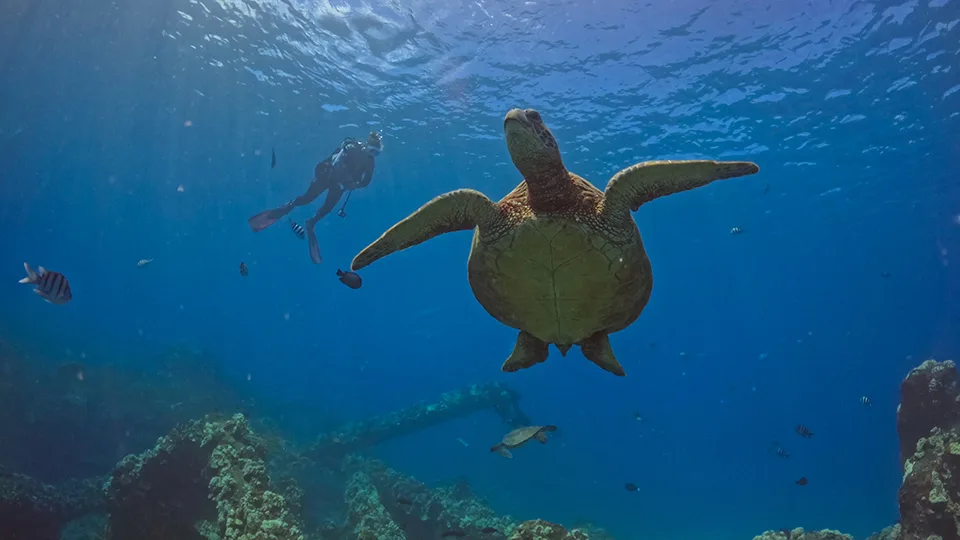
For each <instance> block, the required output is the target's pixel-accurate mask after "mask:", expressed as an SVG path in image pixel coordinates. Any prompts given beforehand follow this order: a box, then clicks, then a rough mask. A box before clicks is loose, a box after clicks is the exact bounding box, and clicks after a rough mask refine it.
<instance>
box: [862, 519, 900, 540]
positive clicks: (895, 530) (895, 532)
mask: <svg viewBox="0 0 960 540" xmlns="http://www.w3.org/2000/svg"><path fill="white" fill-rule="evenodd" d="M900 534H901V533H900V524H899V523H897V524H896V525H892V526H890V527H887V528H886V529H883V530H882V531H880V532H878V533H876V534H872V535H870V536H868V537H867V540H899V538H900Z"/></svg>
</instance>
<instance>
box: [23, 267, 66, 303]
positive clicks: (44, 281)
mask: <svg viewBox="0 0 960 540" xmlns="http://www.w3.org/2000/svg"><path fill="white" fill-rule="evenodd" d="M23 268H24V269H25V270H26V271H27V277H25V278H23V279H21V280H20V283H27V284H30V285H34V289H33V292H35V293H37V296H39V297H40V298H43V299H44V300H46V301H47V302H50V303H51V304H66V303H67V302H69V301H70V300H71V299H72V298H73V293H71V292H70V282H69V281H67V278H66V277H65V276H64V275H63V274H61V273H60V272H51V271H49V270H47V269H46V268H44V267H42V266H41V267H40V269H39V272H34V271H33V268H30V265H29V264H27V263H23Z"/></svg>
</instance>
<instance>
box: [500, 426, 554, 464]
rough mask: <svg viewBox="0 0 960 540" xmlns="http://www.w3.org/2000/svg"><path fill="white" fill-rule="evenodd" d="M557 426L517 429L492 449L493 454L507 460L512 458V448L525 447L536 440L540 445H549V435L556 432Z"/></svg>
mask: <svg viewBox="0 0 960 540" xmlns="http://www.w3.org/2000/svg"><path fill="white" fill-rule="evenodd" d="M556 430H557V426H527V427H522V428H517V429H515V430H513V431H511V432H510V433H507V434H506V435H504V436H503V440H501V441H500V442H499V443H498V444H495V445H493V446H491V447H490V451H491V452H496V453H498V454H500V455H501V456H503V457H505V458H512V457H513V454H511V453H510V450H509V449H510V448H516V447H518V446H521V445H523V444H524V443H526V442H527V441H529V440H530V439H536V440H537V441H539V442H540V444H547V433H550V432H551V431H556Z"/></svg>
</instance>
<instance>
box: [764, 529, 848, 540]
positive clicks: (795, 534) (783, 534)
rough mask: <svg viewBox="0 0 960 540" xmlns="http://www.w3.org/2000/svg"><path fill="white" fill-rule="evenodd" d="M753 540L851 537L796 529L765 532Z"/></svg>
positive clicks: (832, 539)
mask: <svg viewBox="0 0 960 540" xmlns="http://www.w3.org/2000/svg"><path fill="white" fill-rule="evenodd" d="M753 540H853V537H852V536H850V535H849V534H843V533H841V532H840V531H834V530H831V529H824V530H822V531H805V530H803V529H802V528H799V527H798V528H796V529H793V530H790V529H781V530H779V531H767V532H765V533H763V534H761V535H760V536H754V537H753Z"/></svg>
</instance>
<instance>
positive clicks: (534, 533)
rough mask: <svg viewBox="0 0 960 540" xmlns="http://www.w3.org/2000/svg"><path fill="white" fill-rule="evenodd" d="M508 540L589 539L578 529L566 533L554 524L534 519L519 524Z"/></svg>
mask: <svg viewBox="0 0 960 540" xmlns="http://www.w3.org/2000/svg"><path fill="white" fill-rule="evenodd" d="M510 540H590V537H589V536H587V533H585V532H583V531H581V530H579V529H574V530H572V531H569V532H568V531H567V530H566V529H564V528H563V527H561V526H560V525H557V524H555V523H550V522H549V521H544V520H542V519H535V520H531V521H524V522H523V523H521V524H520V526H519V527H517V529H516V530H515V531H514V532H513V534H512V535H511V536H510Z"/></svg>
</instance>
